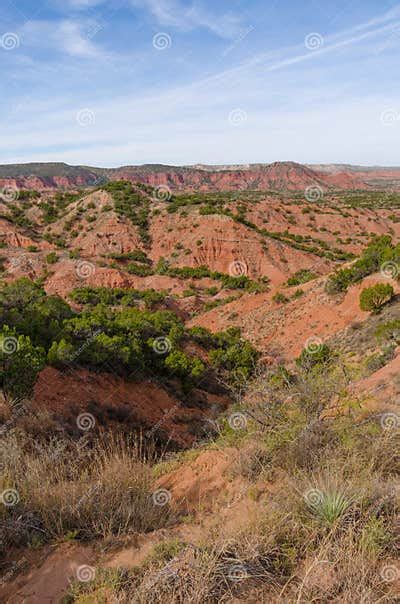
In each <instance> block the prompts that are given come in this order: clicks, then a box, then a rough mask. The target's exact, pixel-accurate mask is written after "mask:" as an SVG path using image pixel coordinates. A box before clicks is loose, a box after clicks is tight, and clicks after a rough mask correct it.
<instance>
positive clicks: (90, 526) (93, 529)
mask: <svg viewBox="0 0 400 604" xmlns="http://www.w3.org/2000/svg"><path fill="white" fill-rule="evenodd" d="M337 371H338V370H337V368H335V369H334V374H333V376H330V379H325V377H326V376H325V377H324V376H319V379H318V380H317V382H316V383H313V384H310V383H309V382H310V380H309V378H307V376H304V375H303V376H300V379H298V380H297V382H296V383H293V381H290V380H289V381H287V380H286V379H281V378H282V376H278V377H276V376H271V375H266V376H264V377H261V378H259V380H258V382H257V384H256V385H255V391H253V392H252V391H250V392H249V394H248V398H247V400H246V401H245V402H244V403H243V406H242V408H241V410H242V412H243V413H244V414H246V416H247V417H248V418H249V421H248V423H247V427H246V429H245V430H240V431H236V432H235V431H234V430H233V429H232V427H230V426H229V423H226V422H224V423H223V425H222V427H221V430H220V434H219V436H218V438H217V441H216V443H214V444H213V443H210V446H218V447H223V446H230V447H232V446H233V447H236V448H237V450H238V454H237V456H232V465H231V467H230V469H229V471H228V472H227V477H228V478H227V479H228V480H230V479H238V478H239V480H240V481H244V483H245V485H246V489H244V493H245V496H244V497H248V500H249V502H250V501H251V503H252V506H249V508H248V509H249V510H250V511H249V516H248V519H247V522H245V523H244V522H241V523H240V528H239V525H238V523H236V524H235V523H234V522H230V523H227V522H226V521H225V516H224V515H223V514H221V515H220V516H219V515H218V513H217V512H214V515H213V518H212V520H213V522H212V525H210V526H209V527H208V528H207V529H206V528H204V536H203V538H202V541H201V543H199V542H196V543H191V542H189V541H191V540H190V539H187V540H181V539H179V540H178V539H176V534H175V536H174V538H172V535H173V533H172V532H171V539H170V540H169V541H168V540H167V541H165V542H163V543H162V544H161V545H158V546H156V547H155V549H154V551H153V553H152V554H151V555H150V556H148V557H147V558H146V560H145V561H144V562H143V563H142V564H141V565H140V566H138V567H135V568H130V569H117V570H113V571H110V570H102V569H100V568H99V569H97V571H96V577H95V580H94V581H92V582H90V583H79V584H78V583H77V584H74V585H73V586H72V587H71V590H70V592H69V594H68V596H67V597H66V600H65V601H66V602H69V603H77V604H88V603H93V604H94V603H97V602H104V603H107V604H113V603H115V604H128V603H129V604H130V603H135V604H164V602H168V603H171V604H184V603H185V604H186V603H189V604H217V603H219V602H221V603H223V602H232V603H235V604H239V603H241V602H243V603H244V602H246V603H247V602H249V603H251V602H254V603H256V602H257V603H258V602H266V603H267V602H268V603H277V604H278V603H279V604H281V603H285V604H286V603H289V604H298V603H304V604H306V603H307V604H308V603H318V604H323V603H333V604H339V603H340V604H342V603H344V604H353V603H355V602H357V603H358V602H360V603H363V604H375V603H395V602H396V601H399V594H398V593H396V589H397V588H398V584H397V583H396V580H392V579H393V568H394V575H396V572H398V578H399V580H400V567H397V568H398V571H396V568H395V566H394V564H395V562H394V561H395V560H396V558H397V554H398V547H399V536H400V530H399V524H398V518H399V510H400V501H399V496H400V489H399V474H400V454H399V450H400V448H399V433H398V431H396V430H383V429H382V428H381V427H380V425H379V424H378V423H376V422H375V421H373V420H371V421H370V422H368V421H367V422H363V423H361V424H360V425H357V424H356V423H355V422H354V420H353V418H352V416H351V414H349V415H347V416H346V417H343V416H337V417H332V418H330V419H322V418H321V416H320V409H321V398H322V399H323V400H324V402H325V404H329V402H330V400H331V398H332V396H333V395H334V394H336V393H337V390H338V385H339V386H340V388H341V389H343V392H344V394H343V396H345V386H346V382H347V378H346V372H343V371H342V370H341V369H340V370H339V374H340V375H342V381H340V382H338V373H337ZM293 392H299V394H298V395H297V396H292V394H293ZM260 393H262V396H263V398H262V399H260ZM316 396H319V397H320V398H319V400H318V401H317V402H313V398H314V397H316ZM260 400H262V403H260ZM282 403H284V404H282ZM24 438H25V439H26V440H25V441H24ZM59 446H60V445H59V444H57V443H56V442H51V441H50V442H47V443H46V445H45V446H44V448H43V450H42V451H41V452H38V451H37V449H36V448H35V447H34V445H33V443H32V442H31V440H30V439H29V437H24V436H23V435H21V434H20V435H14V436H10V437H8V441H7V447H6V450H5V451H4V453H3V454H4V456H5V457H6V460H7V473H6V476H7V478H6V480H5V482H4V483H3V488H4V487H5V486H13V487H15V488H16V489H17V490H18V492H19V494H20V498H21V502H20V503H19V504H18V505H17V506H15V508H10V509H8V510H6V511H4V510H3V527H4V526H5V524H6V522H5V521H6V520H7V522H8V526H11V528H12V531H11V533H12V536H13V537H14V538H15V536H16V535H18V532H17V531H16V529H15V527H16V525H17V524H18V522H20V520H19V518H22V522H23V523H24V527H25V529H24V530H25V532H23V534H22V536H20V543H26V542H27V541H29V539H32V534H34V535H38V534H39V535H40V534H43V535H44V536H45V538H46V539H51V538H59V537H64V538H65V536H66V535H68V534H70V533H73V532H77V534H78V536H80V537H82V538H86V539H91V538H94V537H96V538H101V539H104V538H109V537H110V536H114V535H124V534H126V533H129V532H131V531H140V532H144V531H151V530H153V529H156V528H158V527H160V526H165V525H167V524H168V522H169V521H170V520H171V512H170V510H169V509H168V506H166V507H165V508H163V507H157V506H154V505H153V503H152V499H151V491H152V481H153V480H154V468H155V469H156V470H157V472H156V474H163V469H162V466H163V464H162V463H161V464H160V463H158V465H156V466H154V464H152V463H151V460H145V459H143V454H142V452H141V450H140V447H139V446H138V445H137V444H131V445H128V444H127V443H126V442H125V441H123V440H121V439H112V440H105V439H103V440H100V441H97V442H96V443H95V444H94V445H92V446H88V447H82V446H80V444H79V443H73V442H71V441H67V445H66V447H65V448H64V449H63V450H62V451H60V450H59ZM194 454H195V455H197V454H199V451H198V450H196V451H195V452H194V453H193V455H194ZM191 455H192V453H188V454H186V455H180V456H178V457H177V464H178V466H179V463H180V464H190V459H191ZM170 467H171V462H169V464H167V465H166V469H167V471H168V468H170ZM173 467H174V468H175V469H176V465H173ZM152 468H153V472H152ZM251 493H257V495H256V496H254V497H252V495H251ZM216 509H217V508H216ZM239 509H241V508H239ZM225 511H226V510H225ZM229 513H233V514H234V513H235V506H234V505H233V506H232V507H231V510H230V512H229ZM239 514H243V512H239ZM240 520H242V518H240ZM201 521H204V516H201ZM29 525H34V527H35V530H36V532H32V531H28V530H27V527H28V526H29ZM7 539H8V541H7ZM6 542H8V543H10V535H8V536H7V535H6ZM388 568H389V572H388V571H387V569H388ZM390 569H391V570H390ZM388 577H389V579H390V580H388ZM395 578H396V577H395Z"/></svg>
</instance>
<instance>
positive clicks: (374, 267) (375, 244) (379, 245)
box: [326, 235, 400, 293]
mask: <svg viewBox="0 0 400 604" xmlns="http://www.w3.org/2000/svg"><path fill="white" fill-rule="evenodd" d="M385 263H394V265H393V266H396V265H397V266H400V244H399V243H398V244H397V245H394V244H393V242H392V238H391V237H390V235H382V236H380V237H379V236H377V237H374V238H373V239H372V241H371V242H370V244H369V245H368V246H367V247H366V249H365V250H364V251H363V253H362V254H361V257H360V258H359V259H358V260H356V262H354V263H353V264H352V265H351V266H350V267H349V268H343V269H340V270H338V271H336V272H335V273H334V274H333V275H331V276H330V277H329V279H328V281H327V285H326V288H327V291H328V293H338V292H344V291H346V290H347V288H348V287H349V286H350V285H351V284H352V283H358V282H360V281H361V280H362V279H364V277H367V276H368V275H371V274H372V273H375V272H377V271H379V270H380V269H381V268H382V267H383V268H384V265H385ZM389 268H390V265H389Z"/></svg>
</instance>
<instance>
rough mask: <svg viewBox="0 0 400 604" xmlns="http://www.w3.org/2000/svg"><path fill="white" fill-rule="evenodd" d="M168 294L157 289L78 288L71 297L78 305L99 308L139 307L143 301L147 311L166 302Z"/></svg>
mask: <svg viewBox="0 0 400 604" xmlns="http://www.w3.org/2000/svg"><path fill="white" fill-rule="evenodd" d="M166 295H167V293H166V292H163V291H156V290H155V289H145V290H138V289H123V288H120V287H78V288H76V289H74V290H73V291H72V292H71V293H70V294H69V297H70V298H71V300H73V301H74V302H77V303H78V304H89V305H91V306H97V305H98V304H105V305H107V306H137V302H138V300H143V301H144V304H145V306H146V308H147V309H149V310H151V309H152V308H154V307H155V306H156V305H157V304H158V303H159V302H162V301H163V300H165V298H166Z"/></svg>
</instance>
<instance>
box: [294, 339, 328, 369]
mask: <svg viewBox="0 0 400 604" xmlns="http://www.w3.org/2000/svg"><path fill="white" fill-rule="evenodd" d="M332 357H333V354H332V351H331V349H330V348H329V346H328V345H327V344H320V345H318V346H316V347H315V350H314V349H311V348H304V349H303V351H302V353H301V355H300V356H299V358H298V359H296V363H297V365H299V366H300V367H302V368H303V369H311V368H313V367H316V366H317V365H324V364H327V363H328V362H329V361H330V360H331V359H332Z"/></svg>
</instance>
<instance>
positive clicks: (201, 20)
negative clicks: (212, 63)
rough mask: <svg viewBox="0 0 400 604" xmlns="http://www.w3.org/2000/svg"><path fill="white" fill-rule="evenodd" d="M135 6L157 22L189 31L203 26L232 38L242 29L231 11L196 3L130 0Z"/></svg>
mask: <svg viewBox="0 0 400 604" xmlns="http://www.w3.org/2000/svg"><path fill="white" fill-rule="evenodd" d="M130 1H131V4H132V6H133V7H135V8H142V9H145V10H147V11H148V12H150V13H151V15H152V16H153V17H154V18H155V20H156V21H157V23H158V24H159V25H162V26H168V27H174V28H177V29H180V30H186V31H190V30H192V29H195V28H198V27H203V28H205V29H208V30H209V31H211V32H213V33H214V34H216V35H218V36H220V37H222V38H233V37H235V36H236V35H238V33H239V32H240V31H241V30H242V27H243V26H242V21H241V18H240V17H238V16H237V15H235V14H233V13H224V14H222V15H218V14H217V13H215V12H213V11H210V10H209V9H206V8H205V6H204V5H200V4H198V3H188V2H180V1H179V0H130Z"/></svg>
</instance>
